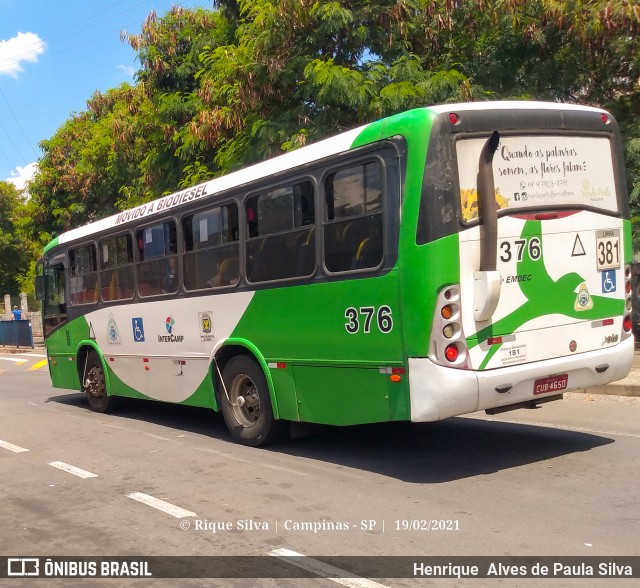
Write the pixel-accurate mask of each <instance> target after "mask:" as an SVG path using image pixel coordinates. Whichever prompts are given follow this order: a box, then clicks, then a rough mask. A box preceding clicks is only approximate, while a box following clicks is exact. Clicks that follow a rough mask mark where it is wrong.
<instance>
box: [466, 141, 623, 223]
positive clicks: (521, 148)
mask: <svg viewBox="0 0 640 588" xmlns="http://www.w3.org/2000/svg"><path fill="white" fill-rule="evenodd" d="M486 140H487V139H486V138H479V139H475V138H474V139H462V140H460V141H458V142H457V143H456V150H457V158H458V175H459V180H460V202H461V205H462V216H463V219H464V220H465V221H473V220H475V219H477V218H478V191H477V174H478V160H479V158H480V152H481V151H482V148H483V146H484V144H485V142H486ZM493 177H494V183H495V189H496V203H497V205H498V210H501V209H507V208H508V209H518V208H542V207H548V206H553V207H558V206H576V207H585V206H588V207H594V208H599V209H603V210H607V211H611V212H615V211H617V209H618V203H617V198H616V189H615V180H614V174H613V160H612V156H611V145H610V143H609V139H607V138H606V137H571V136H517V137H501V138H500V144H499V145H498V149H497V150H496V153H495V155H494V158H493Z"/></svg>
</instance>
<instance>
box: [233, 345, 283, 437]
mask: <svg viewBox="0 0 640 588" xmlns="http://www.w3.org/2000/svg"><path fill="white" fill-rule="evenodd" d="M222 377H223V379H224V385H225V388H226V393H225V391H224V389H223V390H221V391H220V407H221V410H222V416H223V417H224V421H225V423H226V425H227V428H228V429H229V432H230V433H231V435H232V436H233V438H234V439H235V440H236V441H237V442H238V443H241V444H242V445H248V446H250V447H259V446H260V445H265V444H267V443H271V442H273V441H275V440H277V439H279V438H281V437H282V436H283V435H284V434H285V432H286V425H287V424H286V422H285V421H280V420H277V419H275V418H274V416H273V406H272V404H271V396H270V395H269V386H268V385H267V380H266V378H265V376H264V372H263V371H262V368H261V367H260V366H259V365H258V364H257V363H256V362H255V360H253V359H252V358H250V357H247V356H246V355H236V356H235V357H232V358H231V359H230V360H229V362H228V363H227V365H225V367H224V370H223V374H222ZM227 394H228V399H227ZM240 397H242V398H243V399H244V401H242V400H241V401H239V400H238V399H239V398H240ZM235 404H237V406H234V405H235Z"/></svg>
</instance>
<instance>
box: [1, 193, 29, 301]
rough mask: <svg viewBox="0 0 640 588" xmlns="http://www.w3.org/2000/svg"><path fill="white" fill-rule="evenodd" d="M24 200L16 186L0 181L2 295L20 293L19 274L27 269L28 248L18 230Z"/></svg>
mask: <svg viewBox="0 0 640 588" xmlns="http://www.w3.org/2000/svg"><path fill="white" fill-rule="evenodd" d="M21 206H22V202H21V200H20V194H19V192H18V190H16V187H15V186H14V185H13V184H11V183H9V182H3V181H0V295H2V296H3V295H4V294H10V295H12V296H17V295H18V294H19V293H20V289H19V283H18V280H19V276H20V274H21V273H23V272H24V271H25V267H26V263H27V262H26V259H27V255H26V253H27V249H26V247H25V244H24V243H23V242H22V240H21V238H20V236H19V235H18V233H17V230H16V222H17V218H18V216H19V215H20V208H21Z"/></svg>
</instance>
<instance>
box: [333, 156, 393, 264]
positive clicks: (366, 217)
mask: <svg viewBox="0 0 640 588" xmlns="http://www.w3.org/2000/svg"><path fill="white" fill-rule="evenodd" d="M325 200H326V217H325V222H324V256H325V265H326V267H327V269H328V270H329V271H330V272H344V271H350V270H355V269H363V268H375V267H378V265H380V263H381V262H382V253H383V235H382V231H383V223H382V210H383V207H382V168H381V165H380V163H379V162H377V161H372V162H368V163H365V164H358V165H355V166H353V167H350V168H347V169H342V170H340V171H337V172H334V173H331V174H329V176H328V177H327V178H326V180H325Z"/></svg>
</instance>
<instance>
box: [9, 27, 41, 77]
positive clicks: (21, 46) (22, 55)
mask: <svg viewBox="0 0 640 588" xmlns="http://www.w3.org/2000/svg"><path fill="white" fill-rule="evenodd" d="M44 46H45V45H44V41H43V40H42V39H41V38H40V37H38V35H36V34H35V33H18V34H17V35H16V36H15V37H12V38H11V39H8V40H7V41H0V75H2V74H5V75H8V76H11V77H13V78H16V77H18V74H19V73H20V72H21V71H23V69H22V63H23V62H25V61H27V62H31V63H36V62H37V61H38V56H39V55H42V54H43V53H44Z"/></svg>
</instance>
